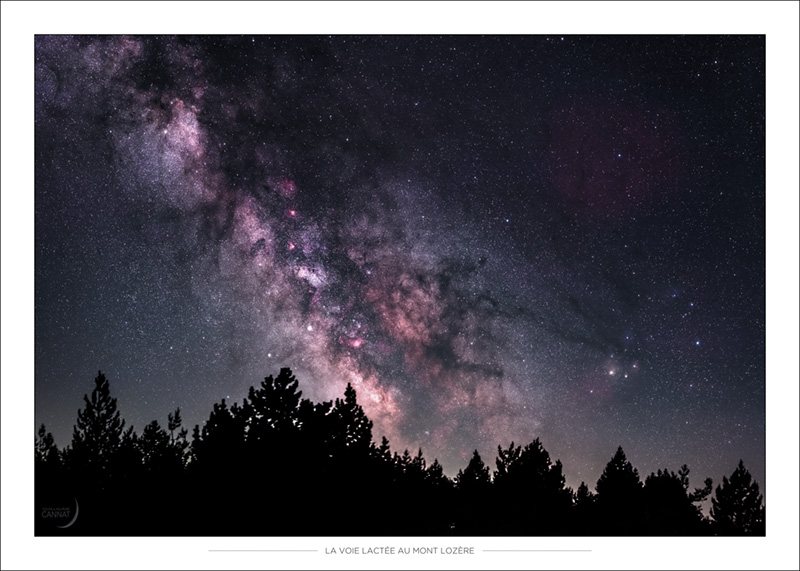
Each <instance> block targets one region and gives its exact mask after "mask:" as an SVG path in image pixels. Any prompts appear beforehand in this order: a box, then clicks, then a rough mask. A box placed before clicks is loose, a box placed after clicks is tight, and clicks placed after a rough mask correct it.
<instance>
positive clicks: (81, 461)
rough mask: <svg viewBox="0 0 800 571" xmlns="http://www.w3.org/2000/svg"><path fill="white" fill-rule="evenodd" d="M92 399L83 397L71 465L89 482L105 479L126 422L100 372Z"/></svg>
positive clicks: (74, 429) (73, 440) (75, 429)
mask: <svg viewBox="0 0 800 571" xmlns="http://www.w3.org/2000/svg"><path fill="white" fill-rule="evenodd" d="M94 382H95V387H94V389H93V390H92V396H91V398H90V397H89V396H88V395H84V396H83V400H84V403H85V407H84V409H83V410H78V419H77V422H76V424H75V426H74V427H73V431H72V446H71V449H70V451H69V459H70V464H71V466H72V467H73V468H75V469H79V470H81V471H82V472H84V474H85V475H87V476H88V477H89V478H90V479H92V480H95V479H97V478H102V479H106V478H107V477H108V476H109V468H110V466H111V464H112V462H113V456H114V454H115V453H116V452H117V451H118V450H119V447H120V443H121V441H122V435H123V428H124V426H125V421H124V420H122V419H121V418H120V413H119V411H118V410H117V399H115V398H112V397H111V391H110V388H109V383H108V380H107V379H106V377H105V375H104V374H103V373H102V372H100V371H98V373H97V377H96V378H95V381H94Z"/></svg>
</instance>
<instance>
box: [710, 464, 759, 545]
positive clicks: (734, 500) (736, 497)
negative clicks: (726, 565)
mask: <svg viewBox="0 0 800 571" xmlns="http://www.w3.org/2000/svg"><path fill="white" fill-rule="evenodd" d="M762 502H763V497H762V496H761V494H760V493H759V488H758V482H756V481H755V480H753V478H752V476H751V475H750V472H749V471H748V470H747V469H746V468H745V467H744V462H743V461H742V460H739V465H738V466H737V467H736V470H734V471H733V474H731V477H730V479H728V478H726V477H724V476H723V478H722V484H721V485H719V486H717V489H716V491H715V492H714V496H713V497H712V498H711V519H712V520H713V524H714V532H715V533H716V534H717V535H764V533H765V526H764V506H763V503H762Z"/></svg>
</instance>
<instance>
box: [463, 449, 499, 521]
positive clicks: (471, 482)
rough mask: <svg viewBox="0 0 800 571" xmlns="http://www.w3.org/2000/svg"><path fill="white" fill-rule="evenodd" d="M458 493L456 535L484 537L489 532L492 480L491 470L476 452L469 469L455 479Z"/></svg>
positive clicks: (473, 454)
mask: <svg viewBox="0 0 800 571" xmlns="http://www.w3.org/2000/svg"><path fill="white" fill-rule="evenodd" d="M455 485H456V490H457V492H458V510H457V513H456V522H455V527H456V533H458V534H459V535H483V534H486V533H487V531H488V530H489V528H490V526H489V522H488V512H489V507H490V503H491V497H490V494H491V486H492V480H491V478H490V476H489V468H488V467H487V466H486V465H485V464H484V463H483V460H482V459H481V455H480V454H479V453H478V451H477V450H475V451H474V452H473V453H472V458H471V459H470V461H469V463H468V464H467V467H466V468H465V469H464V470H459V471H458V474H457V475H456V478H455Z"/></svg>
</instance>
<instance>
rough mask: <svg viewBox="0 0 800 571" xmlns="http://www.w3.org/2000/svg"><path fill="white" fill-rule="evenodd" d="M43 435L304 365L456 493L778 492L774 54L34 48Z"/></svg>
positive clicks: (196, 418) (263, 39)
mask: <svg viewBox="0 0 800 571" xmlns="http://www.w3.org/2000/svg"><path fill="white" fill-rule="evenodd" d="M34 232H35V278H34V280H35V281H34V288H35V294H34V295H35V356H34V359H35V388H36V394H35V420H36V423H37V425H38V424H40V423H45V424H46V425H47V427H48V429H49V430H51V431H52V432H53V433H54V435H55V437H56V442H57V443H58V445H59V446H62V447H63V446H65V445H67V444H69V442H70V436H71V431H72V425H73V424H74V422H75V418H76V414H77V410H78V409H79V408H81V407H82V404H83V403H82V397H83V395H84V393H87V392H90V391H91V389H92V387H93V379H94V377H95V376H96V374H97V371H98V370H102V371H103V372H104V373H105V374H106V375H107V377H108V378H109V380H110V383H111V390H112V394H113V395H114V396H116V397H117V398H118V402H119V406H120V409H121V411H122V415H123V417H124V418H125V419H126V420H127V423H128V425H130V424H132V425H133V426H134V427H135V428H136V430H137V432H140V431H141V429H142V428H143V427H144V426H145V425H146V424H147V423H148V422H150V421H151V420H153V419H158V420H159V421H160V422H161V424H162V425H163V424H165V423H166V417H167V413H168V412H170V411H173V410H174V409H175V408H176V407H181V411H182V414H183V417H184V421H185V424H186V425H188V426H189V427H190V428H191V427H193V426H194V425H195V424H198V423H202V422H203V420H205V419H206V418H208V414H209V412H210V410H211V407H212V404H213V403H214V402H217V401H219V400H220V399H222V398H225V399H227V401H228V402H229V403H231V402H234V401H236V402H241V400H242V398H243V397H244V396H246V391H247V388H248V387H250V386H251V385H257V384H258V383H259V382H260V381H261V380H262V379H263V378H264V377H265V376H267V375H275V374H277V373H278V371H279V370H280V368H281V367H285V366H288V367H291V368H292V370H293V371H294V373H295V374H296V375H297V377H298V379H299V381H300V389H301V390H302V391H303V396H304V397H307V398H310V399H312V400H314V401H315V402H318V401H321V400H329V399H333V398H336V397H340V396H341V395H342V393H343V391H344V388H345V386H346V384H347V383H348V382H350V383H353V386H354V387H355V388H356V390H357V392H358V398H359V402H360V403H361V404H362V405H363V406H364V408H365V410H366V412H367V414H368V416H369V417H370V418H371V419H372V420H373V421H374V423H375V426H374V428H373V438H374V439H375V440H376V441H380V437H381V436H382V435H386V436H387V437H388V438H389V441H390V444H391V446H392V449H393V450H395V451H399V452H402V451H403V449H404V448H406V447H408V448H410V449H411V450H412V452H415V451H416V450H417V448H419V447H421V448H422V450H423V453H424V455H425V457H426V458H427V459H428V460H429V462H432V461H433V459H434V458H438V459H439V461H440V462H441V463H442V464H443V466H444V468H445V471H446V473H448V474H449V475H450V476H454V475H455V473H456V472H457V471H458V469H459V468H463V467H464V466H466V464H467V462H468V460H469V458H470V456H471V453H472V450H473V449H476V448H477V449H478V451H479V452H480V453H481V455H482V456H483V459H484V461H485V462H486V463H487V464H489V465H490V466H491V467H492V468H493V467H494V458H495V456H496V452H497V445H498V444H502V445H503V446H504V447H505V446H507V445H508V444H509V443H510V442H511V441H512V440H513V441H514V442H515V443H517V444H523V445H524V444H526V443H529V442H530V441H532V440H533V439H534V438H536V437H540V438H541V440H542V443H543V445H544V446H545V448H546V449H547V450H548V451H549V452H550V454H551V456H552V457H553V458H554V459H555V458H560V459H561V461H562V462H563V464H564V471H565V475H566V477H567V484H568V485H570V486H573V487H577V485H578V484H579V483H580V482H581V481H582V480H584V481H586V482H587V484H589V486H590V488H593V487H594V484H595V483H596V481H597V478H598V477H599V476H600V474H601V472H602V469H603V467H604V466H605V464H606V463H607V462H608V461H609V460H610V458H611V456H612V455H613V453H614V451H615V450H616V448H617V446H619V445H621V446H622V447H623V449H624V450H625V452H626V454H627V456H628V459H629V460H631V461H632V463H633V464H634V466H636V467H637V468H638V469H639V472H640V475H641V476H642V477H644V476H645V475H647V474H649V473H650V472H651V471H655V470H657V469H659V468H665V467H666V468H669V469H671V470H677V469H678V467H679V466H680V465H681V464H684V463H686V464H688V465H689V468H690V469H691V470H692V473H691V475H690V479H691V484H692V486H701V485H702V480H703V479H704V478H705V477H711V478H713V479H714V481H715V485H716V484H717V483H719V482H720V481H721V478H722V476H723V475H730V473H731V472H732V471H733V469H734V468H735V467H736V464H737V462H738V460H739V459H740V458H742V459H743V460H744V462H745V465H746V467H747V468H748V469H749V470H750V471H751V473H752V474H753V476H754V477H755V479H756V480H757V481H758V482H759V484H760V485H761V487H762V491H765V490H764V475H765V384H766V380H765V379H766V376H765V289H764V288H765V238H764V236H765V40H764V36H711V37H706V36H661V37H657V36H568V35H566V36H485V37H479V36H445V37H439V36H436V37H434V36H332V37H329V36H249V35H248V36H207V37H191V36H172V37H159V36H144V37H123V36H102V37H90V36H76V37H69V36H37V37H36V40H35V227H34Z"/></svg>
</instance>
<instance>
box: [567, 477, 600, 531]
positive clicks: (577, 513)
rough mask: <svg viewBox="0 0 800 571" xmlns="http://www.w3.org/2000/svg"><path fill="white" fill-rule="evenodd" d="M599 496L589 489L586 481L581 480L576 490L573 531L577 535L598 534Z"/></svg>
mask: <svg viewBox="0 0 800 571" xmlns="http://www.w3.org/2000/svg"><path fill="white" fill-rule="evenodd" d="M596 500H597V496H595V494H594V493H593V492H592V491H591V490H590V489H589V486H587V485H586V482H581V485H580V486H578V490H577V491H576V492H575V507H574V518H573V520H572V521H573V525H572V532H573V533H574V534H575V535H596V534H597V533H598V532H597V529H598V525H597V513H596V512H597V509H596V508H597V506H596Z"/></svg>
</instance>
